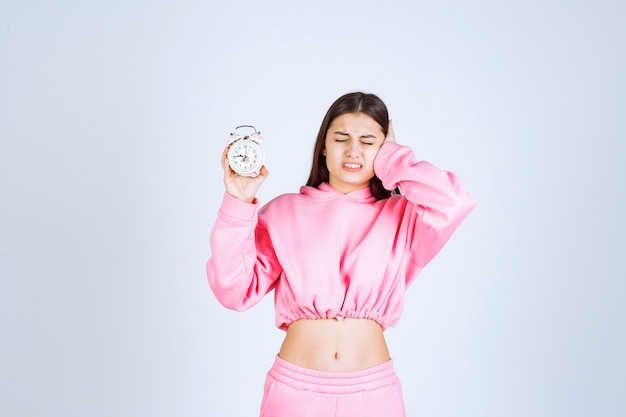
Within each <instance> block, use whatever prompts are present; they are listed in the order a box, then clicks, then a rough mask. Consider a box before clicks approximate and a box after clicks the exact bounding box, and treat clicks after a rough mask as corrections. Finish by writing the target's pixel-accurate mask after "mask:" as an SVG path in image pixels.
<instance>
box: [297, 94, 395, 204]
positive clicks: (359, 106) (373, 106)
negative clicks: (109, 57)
mask: <svg viewBox="0 0 626 417" xmlns="http://www.w3.org/2000/svg"><path fill="white" fill-rule="evenodd" d="M346 113H364V114H367V115H368V116H370V117H371V118H372V119H374V120H375V121H376V123H378V124H379V125H380V126H381V127H382V129H383V133H384V135H385V136H387V130H388V129H389V112H388V111H387V106H386V105H385V103H384V102H383V101H382V100H381V99H380V98H379V97H378V96H376V95H375V94H368V93H362V92H354V93H348V94H344V95H343V96H341V97H339V98H338V99H337V100H335V102H334V103H333V104H332V105H331V106H330V108H329V109H328V111H327V112H326V116H324V120H322V125H321V126H320V130H319V132H318V134H317V140H316V141H315V147H314V149H313V164H312V166H311V173H310V174H309V179H308V180H307V182H306V185H310V186H312V187H316V188H317V187H318V186H319V185H320V184H321V183H323V182H328V181H329V179H330V173H329V172H328V167H327V166H326V157H325V156H324V155H322V151H323V150H324V147H325V143H326V133H327V132H328V128H329V127H330V124H331V123H332V122H333V121H334V120H335V119H336V118H337V117H339V116H341V115H343V114H346ZM370 191H371V193H372V195H373V196H374V197H375V198H376V200H382V199H384V198H388V197H390V196H391V195H392V194H395V193H396V192H397V190H394V191H389V190H386V189H385V187H383V183H382V181H381V180H380V179H379V178H378V177H377V176H374V177H373V178H372V179H371V180H370Z"/></svg>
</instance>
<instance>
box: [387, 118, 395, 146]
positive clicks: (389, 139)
mask: <svg viewBox="0 0 626 417" xmlns="http://www.w3.org/2000/svg"><path fill="white" fill-rule="evenodd" d="M395 141H396V134H395V132H394V131H393V122H392V120H391V119H390V120H389V126H388V127H387V136H385V142H395Z"/></svg>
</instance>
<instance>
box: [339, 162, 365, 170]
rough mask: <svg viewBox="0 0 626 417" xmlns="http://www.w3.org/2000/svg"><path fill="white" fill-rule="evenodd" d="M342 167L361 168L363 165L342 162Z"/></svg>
mask: <svg viewBox="0 0 626 417" xmlns="http://www.w3.org/2000/svg"><path fill="white" fill-rule="evenodd" d="M343 167H344V168H346V169H361V168H362V167H363V165H361V164H355V163H346V164H343Z"/></svg>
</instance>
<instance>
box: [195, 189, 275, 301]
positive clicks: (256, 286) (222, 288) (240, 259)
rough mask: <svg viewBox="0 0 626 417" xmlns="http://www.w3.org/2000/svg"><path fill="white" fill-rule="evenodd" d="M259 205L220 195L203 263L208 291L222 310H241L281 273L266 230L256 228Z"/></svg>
mask: <svg viewBox="0 0 626 417" xmlns="http://www.w3.org/2000/svg"><path fill="white" fill-rule="evenodd" d="M258 212H259V205H258V202H257V201H256V200H255V201H254V202H253V203H252V204H251V203H246V202H243V201H240V200H238V199H237V198H235V197H232V196H231V195H230V194H228V193H224V197H223V200H222V205H221V207H220V210H219V213H218V216H217V220H216V222H215V225H214V227H213V230H212V232H211V257H210V258H209V260H208V262H207V264H206V271H207V277H208V280H209V285H210V286H211V290H212V291H213V293H214V294H215V296H216V298H217V299H218V301H219V302H220V303H221V304H222V305H223V306H224V307H226V308H229V309H232V310H237V311H243V310H247V309H249V308H250V307H252V306H254V305H255V304H257V303H258V302H259V301H261V299H262V298H263V297H264V296H265V295H266V294H267V293H268V292H270V291H271V290H272V289H274V287H275V286H276V281H277V279H278V277H279V275H280V273H281V271H282V267H281V266H280V264H279V262H278V260H277V258H276V254H275V253H274V249H273V246H272V242H271V240H270V237H269V234H268V232H267V229H266V228H264V227H260V226H259V224H258V223H259V216H258Z"/></svg>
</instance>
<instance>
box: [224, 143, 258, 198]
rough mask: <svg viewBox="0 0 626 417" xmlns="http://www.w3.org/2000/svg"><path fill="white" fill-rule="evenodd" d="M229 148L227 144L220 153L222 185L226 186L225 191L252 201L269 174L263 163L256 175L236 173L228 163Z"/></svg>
mask: <svg viewBox="0 0 626 417" xmlns="http://www.w3.org/2000/svg"><path fill="white" fill-rule="evenodd" d="M229 148H230V146H227V147H226V149H224V152H223V153H222V168H224V186H225V187H226V192H227V193H228V194H230V195H232V196H233V197H235V198H238V199H239V200H241V201H245V202H247V203H252V201H254V197H255V196H256V193H257V191H259V188H261V184H263V181H265V179H266V178H267V176H268V175H269V171H268V170H267V168H265V165H263V166H262V167H261V171H260V172H259V175H257V176H256V177H246V176H243V175H237V174H236V173H235V171H233V169H232V168H231V167H230V165H229V164H228V149H229Z"/></svg>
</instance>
